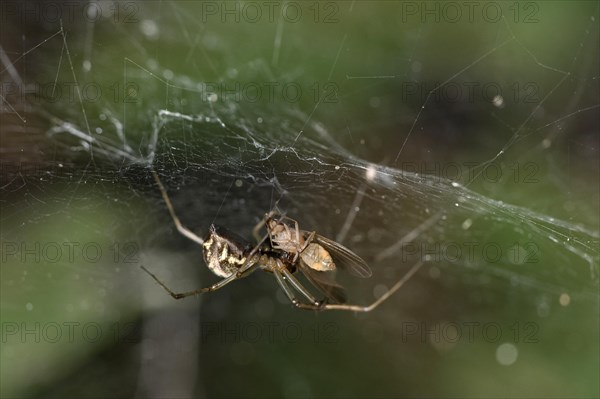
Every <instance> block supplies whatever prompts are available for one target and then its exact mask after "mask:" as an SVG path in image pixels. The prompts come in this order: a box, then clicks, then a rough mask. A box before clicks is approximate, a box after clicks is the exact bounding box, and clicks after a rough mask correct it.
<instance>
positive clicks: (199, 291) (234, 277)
mask: <svg viewBox="0 0 600 399" xmlns="http://www.w3.org/2000/svg"><path fill="white" fill-rule="evenodd" d="M140 267H141V268H142V270H144V271H145V272H146V273H148V274H149V275H150V277H152V278H153V279H154V281H156V282H157V283H158V284H159V285H160V286H161V287H163V288H164V290H165V291H167V292H168V293H169V295H171V296H172V297H173V298H175V299H182V298H186V297H188V296H192V295H199V294H202V293H205V292H212V291H216V290H218V289H220V288H223V287H224V286H225V285H227V284H229V283H230V282H232V281H234V280H237V279H238V278H240V277H242V276H243V275H238V274H239V272H238V273H233V274H232V275H231V276H229V277H227V278H225V279H223V280H221V281H219V282H217V283H215V284H213V285H210V286H208V287H204V288H199V289H197V290H193V291H186V292H174V291H173V290H171V289H170V288H169V287H168V286H167V285H166V284H165V283H163V282H162V281H160V280H159V278H158V277H156V276H155V275H154V274H153V273H152V272H150V271H149V270H148V269H146V268H145V267H144V266H140ZM254 270H256V269H252V270H251V271H250V270H249V269H248V268H247V269H246V272H247V273H245V274H246V275H247V274H250V273H251V272H252V271H254Z"/></svg>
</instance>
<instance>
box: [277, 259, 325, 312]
mask: <svg viewBox="0 0 600 399" xmlns="http://www.w3.org/2000/svg"><path fill="white" fill-rule="evenodd" d="M281 272H282V273H283V276H284V277H285V278H286V279H287V281H289V283H290V284H291V285H292V287H294V288H295V289H296V290H297V291H298V292H299V293H301V294H302V295H304V296H305V297H306V299H308V300H309V302H310V303H312V304H314V305H315V306H318V307H321V306H322V305H323V304H324V303H325V301H317V300H316V299H315V297H314V296H313V295H312V294H311V293H310V291H309V290H308V289H306V287H304V286H303V285H302V284H301V283H300V281H298V279H297V278H296V277H294V275H293V274H292V273H290V271H289V270H287V269H286V268H282V269H281Z"/></svg>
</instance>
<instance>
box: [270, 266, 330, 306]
mask: <svg viewBox="0 0 600 399" xmlns="http://www.w3.org/2000/svg"><path fill="white" fill-rule="evenodd" d="M273 274H274V275H275V279H277V283H279V286H280V287H281V289H282V290H283V292H284V293H285V295H286V296H287V297H288V299H289V300H290V302H292V304H293V305H294V306H295V307H297V308H300V309H313V310H320V309H322V308H323V307H322V306H321V305H313V304H306V303H302V302H300V301H299V300H298V299H297V298H296V296H295V295H294V291H292V289H291V288H290V287H288V285H287V284H286V283H285V280H284V279H283V276H282V275H281V271H279V270H273Z"/></svg>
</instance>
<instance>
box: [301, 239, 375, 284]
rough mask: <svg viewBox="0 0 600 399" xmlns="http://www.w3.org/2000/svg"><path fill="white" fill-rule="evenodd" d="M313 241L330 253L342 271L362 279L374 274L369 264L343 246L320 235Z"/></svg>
mask: <svg viewBox="0 0 600 399" xmlns="http://www.w3.org/2000/svg"><path fill="white" fill-rule="evenodd" d="M305 238H308V234H306V236H305ZM313 241H315V242H317V243H318V244H320V245H322V246H323V248H325V249H326V250H327V251H328V252H329V253H330V255H331V257H332V258H333V261H334V262H335V265H336V266H338V267H339V268H340V269H343V270H347V271H348V272H350V274H352V275H354V276H357V277H362V278H367V277H371V275H372V274H373V273H372V272H371V269H370V268H369V266H368V265H367V263H366V262H365V261H364V260H363V259H362V258H361V257H360V256H358V255H357V254H355V253H354V252H352V251H350V250H349V249H348V248H346V247H345V246H343V245H342V244H340V243H337V242H335V241H333V240H330V239H329V238H327V237H323V236H321V235H319V234H315V236H314V238H313Z"/></svg>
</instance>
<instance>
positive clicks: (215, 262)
mask: <svg viewBox="0 0 600 399" xmlns="http://www.w3.org/2000/svg"><path fill="white" fill-rule="evenodd" d="M152 175H153V176H154V179H155V181H156V184H157V185H158V187H159V189H160V192H161V194H162V197H163V200H164V201H165V203H166V205H167V208H168V210H169V213H170V215H171V218H172V219H173V222H174V224H175V227H176V228H177V230H178V231H179V233H180V234H182V235H183V236H185V237H187V238H189V239H190V240H192V241H194V242H196V243H198V244H200V245H201V246H202V249H203V256H204V261H205V263H206V265H207V266H208V268H209V269H210V270H211V271H212V272H213V273H214V274H215V275H217V276H219V277H221V278H222V279H221V280H220V281H218V282H217V283H215V284H212V285H210V286H208V287H204V288H199V289H196V290H193V291H187V292H180V293H176V292H174V291H172V290H171V289H170V288H169V287H168V286H167V285H166V284H165V283H163V282H162V281H161V280H159V279H158V277H156V276H155V275H154V274H153V273H151V272H150V271H149V270H148V269H146V268H145V267H144V266H141V268H142V269H143V270H144V271H145V272H146V273H148V274H149V275H150V276H151V277H152V278H153V279H154V280H155V281H156V282H157V283H158V284H159V285H160V286H161V287H162V288H163V289H164V290H165V291H167V292H168V293H169V295H171V296H172V297H173V298H175V299H182V298H186V297H188V296H193V295H199V294H201V293H204V292H212V291H216V290H218V289H220V288H223V287H224V286H225V285H227V284H229V283H230V282H232V281H234V280H237V279H240V278H243V277H246V276H248V275H249V274H251V273H253V272H254V271H256V270H258V269H261V270H263V271H266V272H269V273H272V274H273V275H274V276H275V279H276V281H277V283H278V284H279V286H280V287H281V289H282V290H283V292H284V293H285V295H286V296H287V297H288V299H289V300H290V302H291V303H292V304H293V305H294V306H296V307H297V308H300V309H312V310H346V311H354V312H370V311H371V310H373V309H375V308H376V307H377V306H379V305H380V304H381V303H383V302H384V301H385V300H386V299H388V298H389V297H390V296H391V295H392V294H394V293H395V292H396V291H397V290H398V289H400V287H401V286H402V285H403V284H404V283H405V282H406V281H407V280H409V279H410V278H411V277H412V275H413V274H415V273H416V272H417V270H418V269H419V267H420V266H421V265H422V264H423V262H422V261H420V262H417V263H416V264H415V265H413V267H412V268H411V269H410V270H409V271H408V272H407V273H406V274H405V275H404V276H403V277H402V278H401V279H400V280H399V281H398V282H397V283H396V284H395V285H394V286H393V287H392V288H390V289H389V290H388V291H387V292H386V293H385V294H383V295H382V296H380V297H379V298H378V299H377V300H376V301H374V302H373V303H371V304H370V305H367V306H362V305H352V304H347V303H346V293H345V290H344V288H343V287H342V286H340V285H339V284H338V283H337V282H336V281H335V279H334V273H335V270H337V269H338V268H339V269H343V270H346V271H348V272H350V273H351V274H353V275H355V276H358V277H363V278H366V277H370V276H371V270H370V269H369V267H368V266H367V264H366V262H365V261H364V260H363V259H362V258H360V257H359V256H358V255H356V254H355V253H354V252H352V251H351V250H349V249H348V248H346V247H344V246H343V245H341V244H339V243H337V242H335V241H333V240H330V239H328V238H326V237H323V236H321V235H320V234H317V233H316V232H314V231H313V232H307V231H304V230H301V229H300V228H299V227H298V222H297V221H295V220H293V219H291V218H288V217H286V216H283V215H281V214H279V212H276V211H272V212H269V213H267V214H266V215H265V217H264V218H263V219H262V220H261V221H260V222H259V223H258V224H257V225H256V226H255V227H254V229H253V234H254V236H255V238H256V240H257V244H256V245H252V244H250V243H248V242H247V241H246V240H244V239H243V238H241V237H239V236H237V235H236V234H234V233H232V232H230V231H229V230H226V229H224V228H222V227H217V226H215V225H211V226H210V228H209V231H208V234H207V236H206V237H205V238H201V237H199V236H198V235H196V234H195V233H193V232H192V231H191V230H189V229H188V228H187V227H185V226H184V225H183V224H182V223H181V221H180V219H179V217H178V216H177V214H176V213H175V209H174V208H173V205H172V203H171V200H170V199H169V196H168V194H167V191H166V190H165V188H164V186H163V184H162V182H161V180H160V178H159V176H158V174H157V173H156V171H155V170H154V169H153V170H152ZM263 227H265V228H266V230H267V233H266V234H265V235H264V236H262V237H261V236H260V233H259V232H260V230H261V229H262V228H263ZM267 240H268V242H267ZM297 270H300V271H301V272H302V274H304V276H305V277H306V279H307V280H308V281H309V282H310V283H311V284H312V285H313V286H314V287H315V288H317V289H318V290H319V291H320V292H321V294H323V295H324V296H325V298H324V299H320V300H319V299H317V298H316V297H315V295H313V294H312V293H311V291H310V290H309V289H307V288H306V287H304V285H302V283H301V282H300V281H299V280H298V279H297V278H296V276H295V275H294V273H295V272H296V271H297ZM297 294H300V295H301V297H302V298H303V300H299V299H298V297H297Z"/></svg>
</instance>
